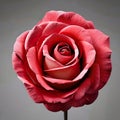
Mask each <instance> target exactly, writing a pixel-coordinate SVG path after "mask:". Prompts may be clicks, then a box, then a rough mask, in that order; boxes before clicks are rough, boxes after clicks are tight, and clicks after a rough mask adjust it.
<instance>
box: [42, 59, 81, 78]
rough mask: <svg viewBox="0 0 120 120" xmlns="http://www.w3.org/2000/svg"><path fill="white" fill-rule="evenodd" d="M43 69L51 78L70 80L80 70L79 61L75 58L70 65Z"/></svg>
mask: <svg viewBox="0 0 120 120" xmlns="http://www.w3.org/2000/svg"><path fill="white" fill-rule="evenodd" d="M44 71H45V72H46V73H47V75H49V76H51V77H53V78H58V79H68V80H69V79H70V80H72V79H73V78H75V77H76V76H77V75H78V74H79V72H80V63H79V60H78V59H76V61H75V62H74V63H73V64H71V65H68V66H63V67H59V68H52V69H48V70H44Z"/></svg>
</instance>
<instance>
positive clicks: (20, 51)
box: [13, 31, 29, 60]
mask: <svg viewBox="0 0 120 120" xmlns="http://www.w3.org/2000/svg"><path fill="white" fill-rule="evenodd" d="M28 33H29V31H25V32H23V33H22V34H21V35H20V36H18V37H17V39H16V41H15V44H14V48H13V51H14V52H15V53H16V54H17V55H18V56H19V57H20V58H21V59H22V60H23V59H24V58H25V54H26V53H25V49H24V43H25V40H26V37H27V35H28Z"/></svg>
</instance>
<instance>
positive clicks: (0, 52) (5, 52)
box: [0, 0, 120, 120]
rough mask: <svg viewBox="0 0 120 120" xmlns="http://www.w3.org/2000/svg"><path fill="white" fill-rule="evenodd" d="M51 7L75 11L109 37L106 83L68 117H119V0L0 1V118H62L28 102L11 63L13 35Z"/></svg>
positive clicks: (93, 119)
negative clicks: (94, 97)
mask: <svg viewBox="0 0 120 120" xmlns="http://www.w3.org/2000/svg"><path fill="white" fill-rule="evenodd" d="M51 9H54V10H64V11H75V12H77V13H79V14H81V15H82V16H84V17H85V18H86V19H89V20H92V21H93V22H94V24H95V26H96V28H98V29H100V30H102V31H103V32H105V33H106V34H108V35H110V37H111V48H112V50H113V54H112V62H113V70H112V74H111V77H110V80H109V82H108V84H107V85H106V86H105V87H104V88H103V89H102V90H101V91H100V94H99V97H98V99H97V100H96V101H95V102H94V103H93V104H91V105H89V106H84V107H81V108H72V109H70V110H69V120H119V119H120V86H119V85H120V47H119V46H120V30H119V29H120V3H119V0H113V1H111V0H0V120H63V113H62V112H57V113H54V112H50V111H48V110H47V109H46V108H45V107H44V106H43V105H42V104H35V103H34V102H33V101H32V99H31V98H30V97H29V96H28V94H27V92H26V90H25V89H24V87H23V84H22V83H21V82H20V81H19V80H18V78H17V77H16V74H15V72H14V71H13V69H12V65H11V53H12V47H13V43H14V42H15V39H16V37H17V36H18V35H19V34H20V33H22V32H23V31H25V30H27V29H31V28H32V27H33V26H34V25H35V24H36V23H37V22H38V21H39V20H40V19H41V18H42V17H43V15H44V14H45V12H46V11H48V10H51Z"/></svg>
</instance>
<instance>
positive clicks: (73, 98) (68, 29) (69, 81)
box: [12, 11, 111, 112]
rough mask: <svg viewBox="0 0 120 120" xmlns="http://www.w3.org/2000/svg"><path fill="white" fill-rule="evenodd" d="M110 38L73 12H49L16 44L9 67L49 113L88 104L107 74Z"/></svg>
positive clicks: (106, 77)
mask: <svg viewBox="0 0 120 120" xmlns="http://www.w3.org/2000/svg"><path fill="white" fill-rule="evenodd" d="M110 57H111V49H110V45H109V37H108V36H107V35H106V34H104V33H103V32H101V31H99V30H97V29H95V27H94V24H93V23H92V22H91V21H88V20H86V19H85V18H83V17H82V16H80V15H79V14H77V13H74V12H64V11H48V12H47V13H46V14H45V16H44V17H43V19H42V20H41V21H39V22H38V23H37V25H35V26H34V27H33V28H32V29H31V30H28V31H25V32H23V33H22V34H21V35H20V36H19V37H18V38H17V40H16V42H15V44H14V48H13V54H12V64H13V67H14V70H15V72H16V73H17V76H18V78H19V79H20V80H21V81H22V82H23V83H24V85H25V88H26V89H27V91H28V93H29V95H30V96H31V98H32V99H33V100H34V101H35V102H36V103H43V104H44V105H45V107H46V108H47V109H48V110H50V111H54V112H55V111H60V110H62V111H66V110H68V109H70V108H71V107H80V106H83V105H85V104H87V105H88V104H91V103H93V102H94V101H95V99H96V98H97V96H98V92H99V90H100V89H101V88H102V87H103V86H104V85H105V84H106V82H107V81H108V79H109V76H110V73H111V59H110Z"/></svg>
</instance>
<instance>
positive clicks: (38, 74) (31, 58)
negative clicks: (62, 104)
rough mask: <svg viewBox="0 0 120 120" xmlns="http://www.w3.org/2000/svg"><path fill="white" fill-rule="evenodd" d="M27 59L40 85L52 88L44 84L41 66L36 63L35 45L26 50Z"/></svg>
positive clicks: (48, 88)
mask: <svg viewBox="0 0 120 120" xmlns="http://www.w3.org/2000/svg"><path fill="white" fill-rule="evenodd" d="M27 61H28V64H29V66H30V68H31V70H32V71H33V72H34V73H35V74H36V77H37V79H38V82H39V83H40V85H42V87H44V88H45V89H47V90H53V89H52V88H51V87H50V86H49V85H47V84H46V82H45V81H44V79H43V78H42V70H41V69H42V68H41V67H40V65H39V64H38V59H37V53H36V49H35V47H32V48H30V49H29V50H28V53H27Z"/></svg>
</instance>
